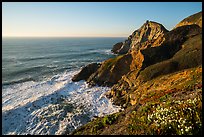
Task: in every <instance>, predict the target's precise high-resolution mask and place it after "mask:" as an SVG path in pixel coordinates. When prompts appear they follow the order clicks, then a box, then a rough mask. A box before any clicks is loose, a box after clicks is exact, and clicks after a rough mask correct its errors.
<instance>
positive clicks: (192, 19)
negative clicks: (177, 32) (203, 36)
mask: <svg viewBox="0 0 204 137" xmlns="http://www.w3.org/2000/svg"><path fill="white" fill-rule="evenodd" d="M192 24H196V25H198V26H199V27H201V28H202V11H201V12H198V13H195V14H193V15H191V16H189V17H187V18H185V19H183V20H182V21H181V22H179V23H178V24H177V25H176V27H175V28H177V27H180V26H184V25H192Z"/></svg>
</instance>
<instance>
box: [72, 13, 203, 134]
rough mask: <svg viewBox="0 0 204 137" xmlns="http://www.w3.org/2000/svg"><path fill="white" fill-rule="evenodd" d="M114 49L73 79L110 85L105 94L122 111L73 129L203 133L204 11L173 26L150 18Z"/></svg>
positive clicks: (102, 131) (80, 130) (108, 131)
mask: <svg viewBox="0 0 204 137" xmlns="http://www.w3.org/2000/svg"><path fill="white" fill-rule="evenodd" d="M112 52H113V53H115V54H118V56H116V57H115V58H111V59H108V60H106V61H104V62H102V63H101V64H96V63H93V64H89V65H88V66H85V67H84V68H82V70H81V72H79V74H77V75H75V76H74V77H73V81H79V80H86V81H87V83H89V85H90V86H92V85H100V86H109V87H111V90H110V91H109V92H108V93H107V97H109V98H111V100H112V101H113V102H114V104H116V105H120V106H122V107H123V108H124V111H122V112H118V113H116V114H112V115H108V116H105V117H99V118H97V119H95V120H93V121H91V122H89V123H88V124H86V125H84V126H82V127H80V128H78V129H77V130H75V131H74V132H72V133H71V134H137V135H143V134H157V135H168V134H171V135H181V134H201V128H202V115H201V112H202V12H199V13H196V14H194V15H191V16H189V17H187V18H185V19H184V20H182V21H181V22H180V23H178V24H177V25H176V26H175V27H174V28H173V29H172V30H170V31H169V30H167V29H166V28H165V27H164V26H163V25H162V24H160V23H157V22H153V21H146V22H145V23H144V24H143V25H142V26H141V27H140V28H139V29H137V30H135V31H134V32H133V33H132V34H131V35H130V36H129V37H128V38H127V40H125V41H124V42H119V43H116V44H115V45H113V48H112Z"/></svg>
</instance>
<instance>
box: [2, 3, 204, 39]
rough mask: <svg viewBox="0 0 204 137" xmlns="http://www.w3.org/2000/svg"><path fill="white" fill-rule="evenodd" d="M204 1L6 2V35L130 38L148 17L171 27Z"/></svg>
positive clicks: (200, 6) (3, 22) (4, 32)
mask: <svg viewBox="0 0 204 137" xmlns="http://www.w3.org/2000/svg"><path fill="white" fill-rule="evenodd" d="M200 11H202V2H16V3H15V2H2V36H3V37H10V36H12V37H128V36H129V35H130V34H132V32H133V31H134V30H136V29H139V28H140V27H141V26H142V25H143V24H144V23H145V21H146V20H150V21H155V22H158V23H161V24H163V25H164V27H166V28H167V29H168V30H171V29H172V28H173V27H174V26H175V25H176V24H177V23H179V22H180V21H181V20H183V19H184V18H186V17H188V16H190V15H192V14H194V13H197V12H200Z"/></svg>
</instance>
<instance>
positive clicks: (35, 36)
mask: <svg viewBox="0 0 204 137" xmlns="http://www.w3.org/2000/svg"><path fill="white" fill-rule="evenodd" d="M94 37H95V38H119V37H121V38H127V36H2V38H94Z"/></svg>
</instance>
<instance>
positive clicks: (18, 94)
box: [2, 71, 121, 134]
mask: <svg viewBox="0 0 204 137" xmlns="http://www.w3.org/2000/svg"><path fill="white" fill-rule="evenodd" d="M76 73H78V71H70V72H65V73H63V74H60V75H55V76H53V77H52V78H51V79H47V80H46V81H43V82H33V81H29V82H25V83H21V84H16V85H13V86H4V87H3V92H2V134H63V133H65V131H66V133H67V132H71V131H73V130H74V129H76V128H77V127H79V126H81V125H83V124H85V123H87V122H89V121H90V120H91V119H92V118H93V117H94V116H104V115H107V114H112V113H115V112H118V111H119V110H120V109H121V108H120V107H119V106H114V105H113V104H112V103H111V101H110V100H109V99H107V98H106V96H105V95H104V94H105V93H106V92H107V91H108V90H109V88H108V87H98V86H95V87H89V86H88V85H87V83H86V82H85V81H79V82H72V81H71V78H72V77H73V75H74V74H76Z"/></svg>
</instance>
